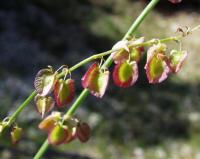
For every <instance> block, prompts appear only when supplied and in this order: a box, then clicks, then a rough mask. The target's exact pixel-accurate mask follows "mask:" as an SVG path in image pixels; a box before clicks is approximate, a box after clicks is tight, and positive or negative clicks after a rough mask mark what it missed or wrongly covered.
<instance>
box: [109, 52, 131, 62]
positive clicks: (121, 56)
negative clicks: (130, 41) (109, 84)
mask: <svg viewBox="0 0 200 159" xmlns="http://www.w3.org/2000/svg"><path fill="white" fill-rule="evenodd" d="M129 54H130V53H129V52H128V51H126V50H122V51H118V52H116V53H114V54H112V58H113V61H114V62H115V64H118V63H120V62H124V61H126V60H128V59H129Z"/></svg>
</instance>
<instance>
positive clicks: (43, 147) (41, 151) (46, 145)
mask: <svg viewBox="0 0 200 159" xmlns="http://www.w3.org/2000/svg"><path fill="white" fill-rule="evenodd" d="M48 147H49V144H48V140H47V139H46V140H45V141H44V143H43V144H42V146H41V148H40V149H39V151H38V152H37V154H36V155H35V157H34V158H33V159H41V157H42V155H43V154H44V153H45V152H46V150H47V149H48Z"/></svg>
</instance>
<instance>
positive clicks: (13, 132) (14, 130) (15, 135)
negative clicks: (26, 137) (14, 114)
mask: <svg viewBox="0 0 200 159" xmlns="http://www.w3.org/2000/svg"><path fill="white" fill-rule="evenodd" d="M8 122H9V120H8V118H5V119H4V120H3V121H1V122H0V134H1V133H2V132H3V131H4V129H5V128H7V129H9V132H10V139H11V142H12V144H17V143H18V142H19V141H20V139H21V137H22V128H21V127H19V126H18V125H17V124H14V125H12V126H11V127H10V128H9V127H7V125H8Z"/></svg>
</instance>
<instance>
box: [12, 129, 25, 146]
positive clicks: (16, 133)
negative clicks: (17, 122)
mask: <svg viewBox="0 0 200 159" xmlns="http://www.w3.org/2000/svg"><path fill="white" fill-rule="evenodd" d="M10 134H11V141H12V143H13V144H17V143H18V142H19V140H20V139H21V136H22V128H20V127H17V126H15V127H14V128H13V130H12V131H11V133H10Z"/></svg>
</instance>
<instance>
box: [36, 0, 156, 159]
mask: <svg viewBox="0 0 200 159" xmlns="http://www.w3.org/2000/svg"><path fill="white" fill-rule="evenodd" d="M158 2H159V0H152V1H151V2H150V3H149V4H148V5H147V7H146V8H145V9H144V10H143V12H142V13H141V14H140V16H139V17H138V18H137V19H136V21H135V22H134V23H133V24H132V26H131V27H130V29H129V30H128V32H127V33H126V35H125V36H124V38H123V40H125V39H128V38H130V37H131V35H132V34H133V33H134V32H135V30H136V29H137V28H138V26H139V25H140V23H141V22H142V21H143V20H144V18H145V17H146V16H147V15H148V14H149V13H150V12H151V10H152V9H153V8H154V6H155V5H156V4H157V3H158ZM112 62H113V60H112V57H111V56H109V57H108V58H107V60H106V61H105V63H104V64H103V66H102V69H104V68H107V67H109V66H110V65H111V64H112ZM88 95H89V90H88V89H84V90H83V91H82V92H81V94H80V95H79V97H78V98H77V100H76V101H75V102H74V104H73V105H72V106H71V108H70V109H69V110H68V112H67V113H66V115H68V116H72V115H73V114H74V112H75V111H76V110H77V108H78V107H79V106H80V104H81V103H82V102H83V101H84V100H85V98H86V97H87V96H88ZM48 147H49V144H48V141H47V140H46V141H45V142H44V143H43V145H42V146H41V148H40V149H39V151H38V152H37V153H36V155H35V157H34V159H41V157H42V156H43V154H44V153H45V152H46V151H47V149H48Z"/></svg>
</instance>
